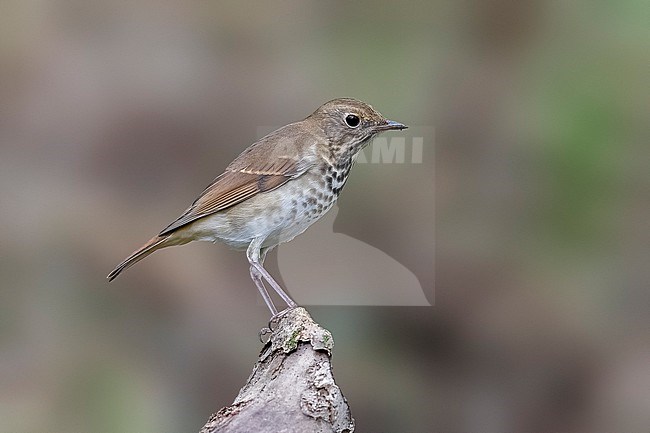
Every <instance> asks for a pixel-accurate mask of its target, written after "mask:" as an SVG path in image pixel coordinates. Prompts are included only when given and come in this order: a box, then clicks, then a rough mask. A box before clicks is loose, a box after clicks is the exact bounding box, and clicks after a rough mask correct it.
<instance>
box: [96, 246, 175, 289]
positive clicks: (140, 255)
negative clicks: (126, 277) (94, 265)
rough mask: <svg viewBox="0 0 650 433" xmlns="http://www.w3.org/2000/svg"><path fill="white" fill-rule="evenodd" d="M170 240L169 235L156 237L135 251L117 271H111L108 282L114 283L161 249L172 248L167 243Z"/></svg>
mask: <svg viewBox="0 0 650 433" xmlns="http://www.w3.org/2000/svg"><path fill="white" fill-rule="evenodd" d="M168 239H169V235H166V236H154V237H153V238H151V239H150V240H149V242H147V243H146V244H144V245H143V246H141V247H140V248H139V249H138V250H136V251H134V252H133V254H131V255H130V256H129V257H127V258H126V259H124V261H123V262H122V263H120V264H119V265H117V266H116V267H115V269H113V270H112V271H111V273H110V274H108V276H107V277H106V278H108V281H113V280H114V279H115V278H116V277H117V276H118V275H120V273H121V272H122V271H123V270H125V269H127V268H130V267H131V266H133V265H135V264H136V263H138V262H139V261H140V260H142V259H144V258H145V257H147V256H148V255H149V254H151V253H153V252H154V251H156V250H159V249H161V248H165V247H167V246H170V245H171V244H170V243H169V242H165V241H167V240H168Z"/></svg>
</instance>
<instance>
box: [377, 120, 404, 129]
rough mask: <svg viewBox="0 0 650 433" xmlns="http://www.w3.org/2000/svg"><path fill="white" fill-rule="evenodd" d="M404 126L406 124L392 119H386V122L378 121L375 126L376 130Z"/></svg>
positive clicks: (401, 127) (402, 127)
mask: <svg viewBox="0 0 650 433" xmlns="http://www.w3.org/2000/svg"><path fill="white" fill-rule="evenodd" d="M406 128H408V126H406V125H404V124H402V123H399V122H395V121H393V120H386V123H380V124H379V125H377V126H376V127H375V129H376V130H377V131H392V130H402V129H406Z"/></svg>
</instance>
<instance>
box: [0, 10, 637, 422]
mask: <svg viewBox="0 0 650 433" xmlns="http://www.w3.org/2000/svg"><path fill="white" fill-rule="evenodd" d="M649 47H650V35H649V31H648V6H647V4H646V2H637V1H627V0H624V1H619V2H614V1H596V2H587V1H575V2H544V1H529V2H508V1H499V0H491V1H462V2H453V1H432V2H370V1H358V2H329V1H324V2H299V1H285V2H258V3H253V4H244V3H241V2H216V1H214V2H205V1H168V2H162V1H148V0H135V1H130V2H114V1H107V0H98V1H81V0H78V1H63V0H61V1H56V0H49V1H48V0H41V1H34V0H26V1H11V0H9V1H5V2H3V3H2V5H1V6H0V226H1V227H2V228H1V229H0V254H1V260H0V287H1V290H0V420H1V421H0V430H1V431H3V432H7V433H22V432H42V431H47V432H89V431H92V432H94V433H113V432H115V433H124V432H138V433H146V432H170V433H176V432H192V431H198V430H199V428H200V427H201V426H202V425H203V423H204V422H205V420H206V419H207V418H208V416H209V415H210V413H212V411H214V410H216V409H218V408H220V407H222V406H224V405H227V404H229V403H230V402H231V401H232V400H233V399H234V397H235V395H236V393H237V391H238V390H239V387H240V386H241V385H242V384H243V383H244V381H245V380H246V378H247V377H248V375H249V373H250V369H251V367H252V363H253V362H254V360H255V358H256V355H257V352H258V350H259V348H260V344H259V342H258V341H257V332H258V330H259V329H260V328H261V327H262V326H264V325H265V321H266V319H267V311H266V308H265V306H264V305H263V303H262V302H261V300H260V299H258V298H259V295H258V293H257V291H256V290H255V288H254V286H253V284H252V283H251V281H250V280H249V278H248V266H247V263H246V260H245V258H244V256H243V254H242V253H238V252H234V251H230V250H228V249H227V248H226V247H224V246H213V245H210V244H198V243H197V244H192V245H190V246H186V247H183V248H175V249H169V250H165V251H163V252H160V253H157V254H155V255H154V256H152V257H151V258H149V259H147V260H146V261H144V262H142V263H141V264H139V265H138V266H137V267H135V268H133V269H131V270H130V271H129V272H127V273H126V274H124V275H123V276H122V277H120V279H118V280H117V281H116V282H115V283H113V284H112V285H111V286H110V287H109V286H108V284H107V282H106V280H105V275H106V274H107V273H108V271H110V270H111V269H112V267H113V266H114V265H115V264H116V263H117V262H119V261H120V260H121V259H122V258H123V257H124V256H125V255H126V254H128V253H129V252H130V251H131V250H132V249H134V248H135V247H137V246H138V245H139V244H140V243H142V242H143V241H145V240H146V239H148V237H150V236H151V235H153V234H155V233H156V232H157V231H158V230H160V229H161V228H162V227H164V226H165V225H166V224H167V223H169V222H170V221H171V220H172V219H174V218H175V217H177V216H178V214H179V213H180V212H181V211H182V210H183V209H185V207H186V206H187V205H188V204H189V203H190V202H191V200H192V199H193V198H194V197H195V195H196V194H198V193H199V192H200V191H201V189H202V188H203V187H204V186H205V185H206V184H207V183H209V182H210V181H211V180H212V179H213V178H214V177H215V176H216V175H217V174H218V173H219V172H220V170H222V169H223V168H225V166H226V165H227V163H228V162H229V161H230V160H231V159H232V158H234V157H235V156H236V155H237V154H238V153H239V152H240V151H241V150H242V149H243V148H244V147H246V146H247V145H248V144H250V143H251V142H252V141H254V140H255V139H257V138H258V137H259V136H258V135H257V131H258V128H259V127H260V125H282V124H285V123H288V122H291V121H295V120H298V119H301V118H303V117H305V116H306V115H308V114H309V113H310V112H311V111H312V110H314V109H315V108H316V107H317V106H318V105H320V104H321V103H322V102H325V101H327V100H329V99H332V98H334V97H339V96H351V97H356V98H359V99H362V100H365V101H368V102H370V103H371V104H373V105H374V106H375V107H376V108H378V109H379V110H380V111H382V112H383V113H384V114H385V115H386V116H387V117H389V118H394V119H395V120H399V121H402V122H405V123H407V124H409V125H413V126H423V127H433V128H435V183H434V182H433V178H434V175H433V173H430V176H429V177H427V176H426V173H424V174H423V173H422V171H421V170H420V171H418V172H417V174H414V175H411V170H409V166H408V165H402V166H398V165H394V166H389V165H385V166H382V165H373V164H365V165H362V166H359V167H357V169H356V170H355V172H354V173H353V175H352V178H351V179H350V182H349V184H348V186H347V188H346V191H345V193H344V194H343V196H342V200H341V201H340V216H339V217H340V218H342V220H341V221H344V222H345V223H344V226H345V227H346V229H345V230H347V233H349V234H351V235H359V236H360V237H363V236H365V237H366V238H368V239H370V240H368V239H366V241H367V242H369V243H373V241H372V239H373V237H374V239H375V240H376V244H377V245H379V246H382V245H386V244H387V242H386V241H385V240H386V239H387V238H388V239H390V242H388V244H389V245H388V248H391V249H395V251H397V253H396V254H398V255H399V257H400V258H401V260H403V261H405V262H408V263H411V264H413V263H420V262H421V258H422V257H423V256H422V254H423V253H422V251H432V248H433V245H431V242H432V239H430V238H429V236H428V234H429V233H432V232H433V230H434V225H433V218H432V215H433V214H432V211H431V209H432V206H433V204H434V201H435V306H434V307H409V308H404V307H401V308H400V307H381V308H380V307H333V306H329V307H313V308H310V311H311V312H312V314H313V315H314V317H315V319H316V320H317V321H319V322H320V323H321V324H322V325H323V326H325V327H327V328H329V329H330V330H331V331H332V333H333V335H334V338H335V341H336V349H335V353H334V366H335V374H336V378H337V380H338V383H339V385H340V386H341V388H342V390H343V392H344V394H345V395H346V397H347V398H348V400H349V402H350V405H351V407H352V410H353V415H354V416H355V418H356V420H357V425H358V431H360V432H443V433H448V432H461V431H462V432H480V433H490V432H495V433H497V432H499V433H502V432H536V431H537V432H540V431H544V432H550V431H553V432H576V433H577V432H585V433H594V432H612V431H616V432H618V433H620V432H642V431H648V426H650V412H649V411H648V408H649V407H650V362H648V360H650V318H649V315H648V310H649V307H650V291H649V290H648V288H649V287H648V285H649V281H650V272H649V271H648V262H649V259H650V257H649V255H648V251H649V248H648V245H649V241H650V239H649V238H650V236H649V234H650V230H649V224H648V220H649V217H650V201H649V197H650V195H649V194H650V174H649V173H650V170H649V169H648V161H650V159H649V158H650V151H649V150H648V149H649V147H648V139H649V138H650V134H649V132H648V127H647V125H648V118H647V117H648V116H647V114H648V109H649V108H650V107H649V106H648V101H650V94H649V92H648V89H649V86H648V77H647V72H648V69H647V68H648V64H650V62H649V60H650V59H649V56H648V52H649ZM430 150H431V149H427V150H425V159H426V158H427V157H428V158H430V157H431V155H432V154H431V153H430ZM388 174H389V175H388ZM369 211H372V215H373V216H372V218H369V217H368V212H369ZM337 221H338V220H337ZM336 224H337V223H335V227H334V228H335V229H336ZM369 224H371V225H370V226H369ZM368 227H372V230H368ZM323 242H327V239H326V238H324V239H323ZM382 242H383V243H382ZM281 248H286V249H290V248H291V244H288V245H286V246H284V247H281ZM314 248H318V245H315V246H314ZM425 257H428V256H426V255H425ZM431 257H432V255H431ZM418 260H420V262H418ZM313 266H315V267H316V266H323V265H322V264H321V265H319V264H318V263H315V264H314V265H313ZM418 266H421V265H418ZM430 266H431V268H432V269H433V268H434V263H433V259H432V260H431V263H430ZM430 283H432V282H431V281H429V282H428V283H427V284H430ZM289 290H291V287H289ZM395 290H399V287H396V288H395ZM429 296H431V297H432V294H429ZM431 300H432V301H433V299H431Z"/></svg>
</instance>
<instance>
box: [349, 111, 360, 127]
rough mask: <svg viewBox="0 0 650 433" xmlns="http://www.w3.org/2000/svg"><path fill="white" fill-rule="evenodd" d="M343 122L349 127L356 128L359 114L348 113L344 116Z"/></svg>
mask: <svg viewBox="0 0 650 433" xmlns="http://www.w3.org/2000/svg"><path fill="white" fill-rule="evenodd" d="M345 123H346V124H347V125H348V126H349V127H350V128H356V127H357V126H359V123H361V120H360V119H359V116H357V115H356V114H348V115H347V116H345Z"/></svg>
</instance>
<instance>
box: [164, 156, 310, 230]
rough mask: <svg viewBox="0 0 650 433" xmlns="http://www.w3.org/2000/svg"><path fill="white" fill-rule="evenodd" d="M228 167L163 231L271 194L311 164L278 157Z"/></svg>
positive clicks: (174, 228)
mask: <svg viewBox="0 0 650 433" xmlns="http://www.w3.org/2000/svg"><path fill="white" fill-rule="evenodd" d="M238 165H239V167H237V166H236V165H234V164H231V165H230V166H228V168H227V169H226V171H225V172H224V173H223V174H221V175H220V176H218V177H217V178H216V179H215V180H214V181H213V182H212V183H211V184H210V185H209V186H208V187H207V188H206V189H205V190H204V191H203V192H202V193H201V195H200V196H199V198H197V199H196V200H195V201H194V203H192V206H190V207H189V208H188V209H187V210H186V211H185V212H184V213H183V215H181V216H180V217H179V218H178V219H177V220H176V221H174V222H173V223H171V224H170V225H169V226H167V227H166V228H165V229H164V230H163V231H161V232H160V236H162V235H166V234H169V233H171V232H172V231H174V230H176V229H178V228H179V227H183V226H184V225H186V224H189V223H191V222H192V221H195V220H197V219H199V218H203V217H205V216H208V215H211V214H213V213H215V212H219V211H222V210H224V209H227V208H229V207H231V206H234V205H236V204H238V203H241V202H243V201H244V200H248V199H249V198H251V197H253V196H255V195H256V194H258V193H261V192H266V191H271V190H272V189H275V188H277V187H279V186H281V185H284V184H285V183H287V182H288V181H289V180H291V179H294V178H296V177H299V176H300V175H302V174H303V173H304V172H305V171H306V170H307V169H308V168H309V166H308V165H305V164H302V163H299V161H298V159H297V158H292V157H289V156H282V155H280V156H276V157H274V158H272V159H271V160H270V161H265V162H260V163H252V164H246V165H241V164H238Z"/></svg>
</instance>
